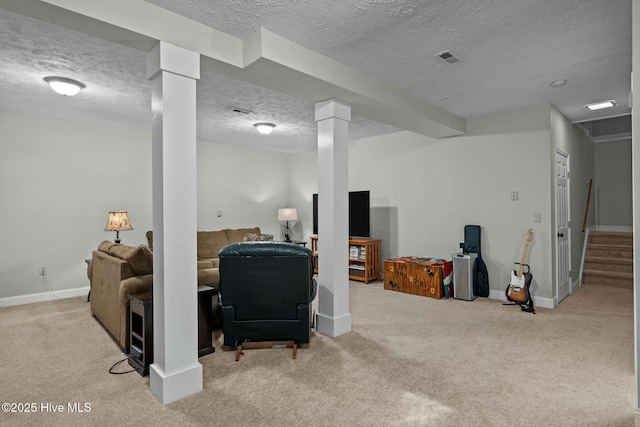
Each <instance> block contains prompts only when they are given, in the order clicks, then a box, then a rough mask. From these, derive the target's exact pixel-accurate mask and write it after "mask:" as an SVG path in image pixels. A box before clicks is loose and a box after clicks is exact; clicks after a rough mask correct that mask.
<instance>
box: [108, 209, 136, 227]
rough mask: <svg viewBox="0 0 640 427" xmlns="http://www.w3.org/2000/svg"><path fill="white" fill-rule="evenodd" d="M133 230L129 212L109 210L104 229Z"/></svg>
mask: <svg viewBox="0 0 640 427" xmlns="http://www.w3.org/2000/svg"><path fill="white" fill-rule="evenodd" d="M123 230H133V227H131V224H130V223H129V214H127V211H115V212H109V218H108V219H107V225H106V226H105V227H104V231H123Z"/></svg>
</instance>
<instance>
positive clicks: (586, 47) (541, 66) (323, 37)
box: [149, 0, 631, 121]
mask: <svg viewBox="0 0 640 427" xmlns="http://www.w3.org/2000/svg"><path fill="white" fill-rule="evenodd" d="M149 2H150V3H154V4H157V5H160V6H162V7H164V8H166V9H169V10H172V11H174V12H177V13H179V14H180V15H184V16H187V17H189V18H191V19H194V20H196V21H199V22H202V23H204V24H206V25H209V26H211V27H214V28H217V29H219V30H222V31H224V32H226V33H229V34H232V35H235V36H238V37H241V38H244V37H246V36H247V35H249V34H251V33H252V32H253V31H255V30H256V29H257V28H259V27H260V26H263V27H265V28H267V29H269V30H271V31H273V32H275V33H276V34H279V35H281V36H283V37H285V38H287V39H289V40H291V41H294V42H296V43H298V44H301V45H302V46H305V47H307V48H309V49H311V50H314V51H316V52H319V53H321V54H323V55H326V56H328V57H330V58H333V59H335V60H337V61H339V62H342V63H344V64H346V65H349V66H351V67H353V68H356V69H358V70H361V71H363V72H365V73H367V74H370V75H372V76H374V77H377V78H379V79H381V80H383V81H386V82H388V83H390V84H391V85H393V86H395V87H397V88H399V89H402V90H405V91H408V92H410V93H412V94H414V95H417V96H418V97H420V98H422V99H424V100H426V101H428V102H430V103H433V104H436V105H439V106H441V107H443V108H445V109H447V110H449V111H451V112H453V113H455V114H457V115H459V116H461V117H464V118H472V117H478V116H482V115H486V114H490V113H493V112H499V111H505V110H508V109H512V108H518V107H522V106H527V105H538V104H545V103H552V104H554V105H555V106H556V107H557V108H558V109H559V110H560V111H561V112H563V113H564V114H565V115H566V116H567V117H569V118H570V119H571V120H573V121H578V120H587V119H592V118H594V117H597V114H594V113H590V112H589V111H587V110H586V109H585V108H583V105H585V104H588V103H591V102H595V101H599V100H605V99H618V100H619V101H620V102H618V104H619V107H618V108H617V109H616V110H615V111H609V112H607V113H606V114H608V115H612V114H613V115H617V114H625V113H629V108H628V104H627V102H626V98H627V95H628V93H629V90H630V85H631V78H630V72H631V1H630V0H562V1H557V0H536V1H513V0H482V1H477V0H476V1H472V0H447V1H441V0H438V1H436V0H428V1H425V0H367V1H362V0H333V1H322V2H318V1H312V0H306V1H305V0H303V1H286V0H280V1H278V0H259V1H250V2H247V1H243V0H220V1H214V2H212V1H208V0H181V1H180V0H179V1H174V0H149ZM447 49H450V50H452V51H454V52H455V53H456V54H457V55H458V56H459V57H460V58H461V62H460V63H458V64H455V65H447V64H444V63H442V62H441V61H440V60H438V59H437V58H435V57H434V55H435V54H436V53H439V52H442V51H444V50H447ZM558 79H566V80H567V81H568V84H567V85H566V86H565V87H563V88H560V89H553V88H551V87H550V83H551V82H553V81H555V80H558ZM444 97H446V99H444V100H441V99H442V98H444ZM623 101H624V102H623ZM599 114H602V113H599Z"/></svg>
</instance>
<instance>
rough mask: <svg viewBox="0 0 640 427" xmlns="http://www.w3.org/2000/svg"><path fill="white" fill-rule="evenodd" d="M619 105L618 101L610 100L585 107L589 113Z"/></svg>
mask: <svg viewBox="0 0 640 427" xmlns="http://www.w3.org/2000/svg"><path fill="white" fill-rule="evenodd" d="M616 105H618V104H617V103H616V101H614V100H613V99H610V100H608V101H602V102H595V103H593V104H587V105H585V106H584V108H586V109H587V110H589V111H595V110H602V109H603V108H612V107H615V106H616Z"/></svg>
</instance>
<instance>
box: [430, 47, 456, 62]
mask: <svg viewBox="0 0 640 427" xmlns="http://www.w3.org/2000/svg"><path fill="white" fill-rule="evenodd" d="M434 56H437V57H438V58H440V60H441V61H443V62H445V63H447V64H449V65H451V64H455V63H456V62H460V58H458V57H457V56H456V54H455V53H453V52H452V51H450V50H445V51H444V52H440V53H436V54H435V55H434Z"/></svg>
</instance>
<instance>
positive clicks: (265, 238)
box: [242, 233, 273, 242]
mask: <svg viewBox="0 0 640 427" xmlns="http://www.w3.org/2000/svg"><path fill="white" fill-rule="evenodd" d="M272 240H273V234H257V233H245V234H244V237H243V238H242V241H243V242H270V241H272Z"/></svg>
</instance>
